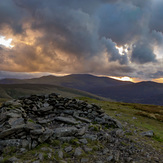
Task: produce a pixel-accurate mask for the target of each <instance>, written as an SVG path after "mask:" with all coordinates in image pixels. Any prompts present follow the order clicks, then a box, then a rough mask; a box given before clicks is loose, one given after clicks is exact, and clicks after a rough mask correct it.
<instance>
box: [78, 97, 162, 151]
mask: <svg viewBox="0 0 163 163" xmlns="http://www.w3.org/2000/svg"><path fill="white" fill-rule="evenodd" d="M79 99H81V100H86V101H87V102H89V103H96V104H98V105H100V106H101V107H102V108H103V109H104V110H105V111H106V113H108V114H109V115H110V116H112V117H114V118H116V119H118V120H120V121H121V122H122V123H123V125H124V126H126V129H128V128H130V130H131V131H132V133H131V134H129V137H131V138H133V139H134V140H138V141H139V140H141V141H143V142H146V143H148V144H151V145H152V146H153V147H156V148H159V149H162V150H163V106H155V105H143V104H129V103H120V102H108V101H99V100H95V99H90V98H86V97H79ZM141 113H144V114H141ZM156 115H159V116H158V117H157V116H156ZM133 117H134V118H133ZM148 130H153V131H154V134H155V136H154V138H147V137H142V136H140V133H141V132H143V131H148ZM135 131H136V134H133V133H134V132H135Z"/></svg>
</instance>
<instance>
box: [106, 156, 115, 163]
mask: <svg viewBox="0 0 163 163" xmlns="http://www.w3.org/2000/svg"><path fill="white" fill-rule="evenodd" d="M113 159H114V157H113V156H112V155H110V156H109V157H107V158H106V160H107V161H108V162H109V161H112V160H113Z"/></svg>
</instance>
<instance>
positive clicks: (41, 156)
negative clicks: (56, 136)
mask: <svg viewBox="0 0 163 163" xmlns="http://www.w3.org/2000/svg"><path fill="white" fill-rule="evenodd" d="M38 158H39V160H41V161H42V160H43V159H44V156H43V154H42V153H39V154H38Z"/></svg>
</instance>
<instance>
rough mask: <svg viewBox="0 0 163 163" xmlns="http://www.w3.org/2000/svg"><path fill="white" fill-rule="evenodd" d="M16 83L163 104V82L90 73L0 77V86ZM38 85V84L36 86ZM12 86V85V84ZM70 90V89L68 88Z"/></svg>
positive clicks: (126, 100)
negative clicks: (14, 77) (129, 80)
mask: <svg viewBox="0 0 163 163" xmlns="http://www.w3.org/2000/svg"><path fill="white" fill-rule="evenodd" d="M13 84H16V85H15V86H16V87H18V86H19V87H20V85H22V84H23V85H24V87H25V85H28V86H29V85H34V87H37V88H38V87H39V86H40V87H42V88H43V87H45V85H46V87H47V86H48V87H50V86H51V87H52V86H57V87H58V86H60V87H64V88H71V89H75V90H76V89H77V90H81V91H84V92H89V93H91V94H95V95H97V96H101V97H105V98H109V99H113V100H116V101H122V102H129V103H144V104H156V105H163V84H161V83H156V82H151V81H147V82H139V83H132V82H126V81H119V80H115V79H112V78H108V77H99V76H94V75H90V74H72V75H67V76H62V77H57V76H52V75H50V76H43V77H40V78H33V79H2V80H0V88H1V89H2V88H4V85H5V87H9V85H10V87H11V85H13ZM38 85H39V86H38ZM12 87H13V86H12ZM69 90H70V89H69Z"/></svg>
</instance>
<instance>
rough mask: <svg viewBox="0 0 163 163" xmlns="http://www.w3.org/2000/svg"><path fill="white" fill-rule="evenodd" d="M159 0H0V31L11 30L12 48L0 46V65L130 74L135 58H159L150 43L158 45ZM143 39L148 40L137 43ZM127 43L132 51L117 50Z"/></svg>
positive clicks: (142, 60)
mask: <svg viewBox="0 0 163 163" xmlns="http://www.w3.org/2000/svg"><path fill="white" fill-rule="evenodd" d="M153 3H154V4H153ZM162 4H163V3H162V2H161V1H159V0H156V1H154V0H143V1H142V0H82V1H76V0H48V1H45V0H5V1H2V2H1V3H0V35H4V36H8V37H9V36H10V35H11V36H12V38H13V41H14V44H15V47H14V48H13V49H10V50H1V51H3V55H2V52H1V63H2V64H1V65H0V69H3V70H11V69H12V67H13V69H15V71H18V70H19V71H44V72H45V71H48V72H62V73H64V72H66V73H77V72H87V73H89V72H94V73H97V74H98V73H101V74H102V73H104V74H106V73H108V74H111V75H113V74H117V75H122V74H127V73H129V74H131V73H133V72H134V71H137V70H136V69H133V68H132V67H134V66H133V64H134V63H137V64H140V65H143V64H145V63H150V62H153V63H155V62H156V61H157V59H158V58H157V56H156V54H155V51H154V50H155V49H154V46H162V44H163V42H162V29H163V28H162V21H161V20H162V15H163V13H162V10H161V6H162ZM159 5H160V6H159ZM151 11H153V12H151ZM158 32H160V33H158ZM144 38H148V39H149V42H148V40H146V41H143V42H141V41H142V40H145V39H144ZM126 44H127V45H128V49H131V50H130V51H129V52H128V53H127V52H123V55H122V54H120V53H119V51H118V49H117V48H116V46H123V47H124V46H125V45H126ZM134 45H136V46H134ZM132 47H133V48H132ZM97 65H98V67H97ZM7 67H8V68H7Z"/></svg>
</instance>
